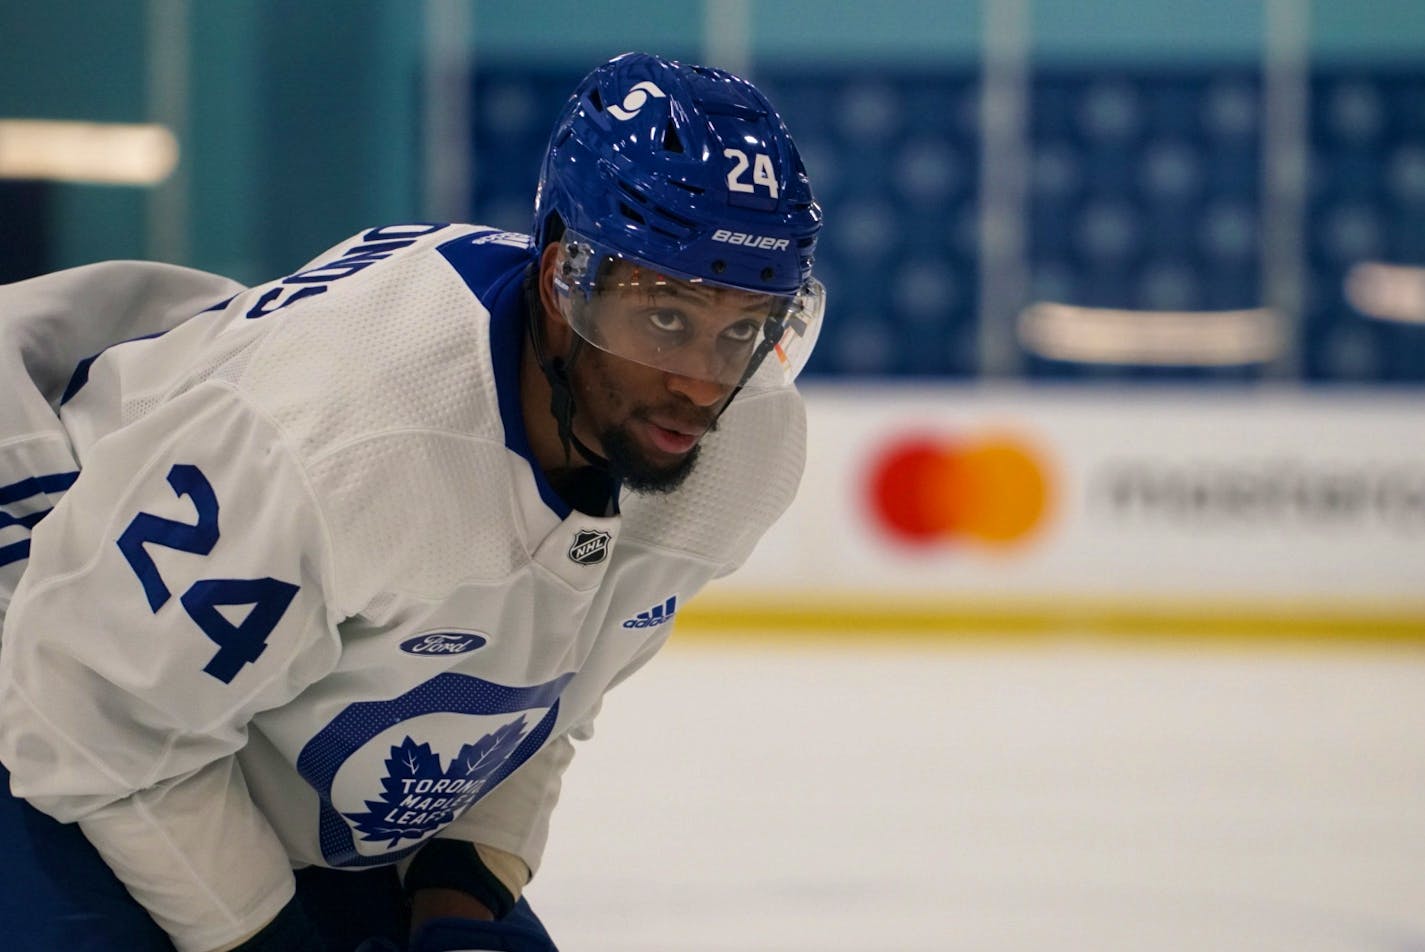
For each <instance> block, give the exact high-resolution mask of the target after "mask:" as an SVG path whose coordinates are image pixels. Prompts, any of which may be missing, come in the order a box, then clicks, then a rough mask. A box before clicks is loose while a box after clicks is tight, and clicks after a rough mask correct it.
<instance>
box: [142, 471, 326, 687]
mask: <svg viewBox="0 0 1425 952" xmlns="http://www.w3.org/2000/svg"><path fill="white" fill-rule="evenodd" d="M168 485H169V486H171V487H172V488H173V492H174V493H175V494H176V495H177V496H179V497H180V498H183V497H187V498H188V499H189V500H190V501H191V502H192V503H193V508H194V510H195V512H196V515H197V519H196V521H195V522H194V523H192V524H188V523H184V522H177V521H175V520H173V519H166V518H164V517H162V516H155V515H153V514H151V513H147V512H140V513H138V514H137V515H135V516H134V517H133V519H132V520H131V521H130V522H129V524H128V526H127V527H126V528H125V529H124V531H123V532H122V533H121V534H120V535H119V539H118V545H119V551H120V552H122V553H123V555H124V559H125V560H126V561H127V562H128V563H129V567H130V568H131V569H133V572H134V575H135V576H136V577H137V579H138V582H139V584H140V585H141V586H142V587H143V592H144V595H145V596H146V597H147V599H148V605H149V609H150V610H151V611H153V612H155V613H157V612H158V610H159V609H160V608H162V607H163V606H164V605H165V604H167V602H168V600H169V599H170V598H171V597H172V592H171V591H169V588H168V585H167V584H166V583H165V582H164V580H163V576H162V574H161V573H160V572H159V569H158V566H157V565H155V564H154V561H153V558H152V556H151V555H150V554H149V550H148V549H147V548H146V546H149V545H155V546H162V547H164V548H167V549H173V550H176V551H178V552H186V553H190V554H192V555H193V556H194V557H195V558H205V557H207V556H208V555H209V554H210V553H211V552H212V551H213V549H214V548H215V547H216V546H218V545H220V544H222V541H221V532H220V531H219V528H218V509H219V502H218V497H217V495H216V494H215V493H214V492H213V487H212V484H211V483H210V482H209V481H208V478H207V477H206V476H204V475H203V471H202V470H200V469H199V468H198V467H197V466H192V465H189V464H186V463H178V464H175V465H174V466H173V467H172V468H171V469H170V470H169V471H168ZM297 590H298V586H296V585H294V584H292V583H291V582H284V581H281V580H280V579H275V578H271V577H263V578H200V579H199V580H197V581H195V582H194V583H193V584H191V585H190V586H188V589H187V590H186V591H185V592H184V593H183V594H182V595H181V596H180V597H179V603H180V604H182V606H183V609H184V611H186V612H187V613H188V617H189V618H190V619H192V621H193V624H194V625H195V626H196V627H197V629H198V631H200V632H201V633H202V634H203V635H205V636H206V637H207V638H208V640H209V641H211V642H213V643H214V644H215V645H217V646H218V651H217V653H216V654H214V655H213V657H212V659H211V660H210V661H209V662H208V663H207V665H205V666H204V668H203V671H204V672H205V673H206V674H208V675H211V676H212V677H214V678H217V679H218V680H219V681H222V682H223V683H224V684H230V683H232V680H233V678H235V677H237V676H238V674H239V673H240V672H241V671H242V669H243V667H244V666H245V665H248V664H251V663H252V662H254V661H256V660H257V659H258V658H259V657H260V656H261V655H262V652H263V651H264V650H265V649H266V648H267V636H268V635H270V634H272V631H273V629H274V628H276V627H277V623H278V622H279V621H281V619H282V615H283V614H284V613H285V612H286V611H287V606H288V605H290V604H291V603H292V598H293V596H295V595H296V594H297ZM243 606H251V607H250V609H249V610H248V612H247V614H246V617H244V618H243V619H242V621H241V622H239V623H236V624H235V623H234V622H233V621H232V620H231V616H230V615H229V614H225V613H224V612H221V611H219V609H220V608H241V607H243Z"/></svg>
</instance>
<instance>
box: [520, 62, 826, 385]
mask: <svg viewBox="0 0 1425 952" xmlns="http://www.w3.org/2000/svg"><path fill="white" fill-rule="evenodd" d="M534 219H535V220H534V233H535V243H536V246H537V247H538V248H540V249H543V248H544V247H545V246H547V245H548V244H549V243H550V242H552V241H556V240H557V241H561V242H563V243H564V245H565V249H564V253H565V260H564V261H563V262H562V263H561V268H560V271H559V272H558V275H559V278H558V279H557V287H558V290H559V292H560V295H561V309H562V310H563V311H564V317H565V319H566V320H567V321H568V322H569V323H570V325H571V326H572V327H573V328H574V330H575V331H576V332H577V333H578V334H579V335H580V336H581V337H582V338H584V339H585V340H586V341H588V342H590V343H592V344H594V345H595V346H598V347H602V348H604V349H607V350H612V351H613V352H615V353H620V354H621V356H625V357H629V358H631V359H634V360H639V361H641V362H644V363H649V364H652V365H654V366H659V367H662V368H663V369H666V370H673V371H676V372H678V373H689V371H688V370H687V364H686V363H685V362H684V363H677V360H681V359H682V358H677V359H676V360H675V358H674V356H673V355H671V352H665V351H664V350H662V349H659V348H653V350H654V351H656V352H655V353H652V354H650V353H647V352H645V351H647V350H648V348H641V349H640V350H639V352H629V351H628V350H626V349H625V350H622V351H621V350H619V349H617V347H616V346H611V345H610V344H609V341H610V340H616V339H622V338H619V336H618V335H615V334H609V333H602V332H601V330H600V327H599V321H600V316H599V315H600V310H599V308H598V307H597V306H596V305H597V302H598V299H599V296H600V294H601V293H605V292H607V290H608V288H607V286H606V285H607V281H608V279H609V275H610V273H611V270H614V269H613V268H612V266H613V265H614V264H615V263H616V262H619V261H621V262H624V263H625V264H626V265H627V266H628V267H625V268H624V269H623V270H622V272H621V274H620V277H619V280H620V282H621V284H620V286H621V287H624V288H627V287H628V286H629V281H630V277H629V271H630V269H632V270H633V272H634V273H635V274H636V275H638V277H637V278H635V280H642V281H644V282H646V283H656V282H662V283H664V284H681V283H689V284H693V285H697V286H700V287H701V288H702V289H704V290H706V291H712V290H714V289H730V290H732V291H736V292H742V293H744V294H750V295H756V296H763V297H765V299H766V305H765V307H764V308H763V310H765V312H766V316H767V319H766V321H765V324H764V326H763V334H764V335H765V340H764V341H763V345H762V346H761V347H758V348H755V353H754V349H753V348H749V349H747V352H746V354H745V355H743V356H745V357H746V358H747V359H746V360H745V361H744V363H745V364H746V367H745V368H739V367H737V366H736V365H735V363H736V361H735V360H734V361H732V362H731V364H729V362H728V361H725V360H724V361H721V363H720V364H719V366H718V367H717V368H716V369H715V370H712V371H710V372H709V374H708V375H709V376H710V377H713V378H715V379H718V380H719V382H723V383H742V384H744V385H745V384H746V383H748V382H749V381H750V379H751V377H752V374H753V372H754V371H756V370H757V369H758V366H759V364H761V362H762V360H763V358H764V357H765V356H766V354H768V353H772V354H775V356H776V358H777V359H776V360H774V361H768V362H767V364H768V366H766V367H764V368H763V370H765V371H769V373H765V374H764V373H759V374H758V377H759V378H767V379H768V380H769V382H771V381H775V382H783V383H784V382H787V381H790V380H792V379H794V378H795V377H796V375H797V373H798V372H799V371H800V370H801V368H802V366H804V365H805V363H806V359H807V357H808V356H809V355H810V351H811V347H812V345H813V344H814V343H815V340H816V337H817V335H818V333H819V331H820V322H821V317H822V314H823V312H824V307H825V291H824V289H823V288H822V286H821V284H820V282H818V281H816V279H815V278H813V277H812V274H811V269H812V260H813V256H814V252H815V250H816V240H817V234H818V232H819V231H820V230H821V207H820V206H819V205H818V204H817V202H816V200H815V198H814V197H813V195H812V190H811V185H810V183H809V182H808V179H807V175H806V170H805V168H804V166H803V165H802V161H801V157H800V155H799V154H798V152H797V148H796V145H795V144H794V143H793V142H792V139H791V136H790V135H789V134H788V132H787V128H786V126H785V124H784V123H783V122H782V119H781V117H780V116H779V115H778V114H777V111H776V110H775V109H774V108H773V106H772V104H771V103H770V102H768V100H767V98H766V97H765V96H764V95H763V94H762V93H761V92H760V91H759V90H757V89H756V87H754V86H753V85H752V84H750V83H748V82H747V81H745V80H743V79H739V78H738V77H736V76H734V75H732V74H731V73H728V72H726V71H724V70H719V69H713V68H709V67H704V66H692V65H685V64H682V63H678V62H674V61H671V60H666V59H662V58H660V57H657V56H651V55H648V54H643V53H627V54H624V55H622V56H619V57H616V58H615V59H613V60H611V61H609V62H608V63H605V64H604V65H603V66H600V67H598V68H597V69H595V70H594V71H593V72H592V73H590V74H589V75H588V76H586V77H585V78H584V80H583V82H581V83H580V84H579V87H578V88H577V89H576V90H575V92H574V94H573V96H571V97H570V99H569V101H568V103H567V104H566V105H565V107H564V109H563V111H562V112H561V113H560V115H559V118H558V120H557V121H556V123H555V126H554V131H553V133H552V135H551V137H550V140H549V148H548V150H547V152H546V154H545V159H544V163H543V167H542V169H541V171H540V178H539V189H538V192H537V193H536V196H535V214H534ZM739 306H740V307H741V308H743V309H744V310H746V311H749V312H751V311H755V310H756V309H757V308H756V307H749V306H748V304H747V301H746V300H743V301H742V302H741V304H740V305H739ZM773 368H777V369H779V370H780V373H776V372H772V371H773Z"/></svg>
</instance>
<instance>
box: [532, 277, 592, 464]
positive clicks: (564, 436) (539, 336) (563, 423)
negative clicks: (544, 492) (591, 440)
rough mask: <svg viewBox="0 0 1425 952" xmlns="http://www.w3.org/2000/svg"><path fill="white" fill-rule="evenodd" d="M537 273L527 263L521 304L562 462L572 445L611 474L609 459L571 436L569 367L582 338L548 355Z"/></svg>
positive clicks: (570, 457) (572, 409)
mask: <svg viewBox="0 0 1425 952" xmlns="http://www.w3.org/2000/svg"><path fill="white" fill-rule="evenodd" d="M538 273H539V272H538V270H537V266H534V265H531V267H530V270H529V271H528V272H527V273H526V275H525V282H524V294H525V304H526V307H527V308H528V316H527V320H526V322H525V323H526V324H528V325H529V340H530V344H531V345H532V346H533V347H534V359H535V362H536V363H537V364H539V369H540V372H541V373H543V374H544V379H545V380H547V381H549V412H550V413H551V414H552V415H553V416H554V422H555V424H556V425H557V426H558V427H559V442H560V444H561V445H562V446H563V447H564V461H565V462H566V463H572V462H573V453H572V452H571V447H572V448H573V450H577V451H578V453H579V455H580V456H582V457H583V458H584V461H585V462H586V463H588V464H589V465H590V466H592V467H594V468H595V469H597V470H599V471H600V472H604V473H611V467H610V465H609V461H608V460H607V459H605V458H604V457H603V456H600V455H599V454H598V453H596V452H594V451H593V450H591V449H590V448H589V447H588V446H586V445H585V444H584V441H583V440H581V439H579V437H577V436H576V435H574V412H575V406H574V387H573V384H572V383H571V381H570V378H569V369H570V368H571V367H572V366H573V365H574V360H575V358H577V357H578V356H579V352H580V351H581V350H583V344H584V340H583V338H581V337H580V336H579V335H578V334H575V335H574V336H573V339H572V340H571V341H570V344H569V356H568V357H550V356H549V348H548V345H547V342H546V340H545V337H544V322H543V320H542V318H543V317H544V314H543V305H542V304H541V303H540V298H539V293H538V288H537V286H536V281H537V276H538Z"/></svg>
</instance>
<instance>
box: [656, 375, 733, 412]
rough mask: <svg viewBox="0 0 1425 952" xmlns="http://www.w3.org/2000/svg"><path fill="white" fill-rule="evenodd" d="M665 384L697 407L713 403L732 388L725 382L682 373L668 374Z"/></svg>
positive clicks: (708, 405)
mask: <svg viewBox="0 0 1425 952" xmlns="http://www.w3.org/2000/svg"><path fill="white" fill-rule="evenodd" d="M667 386H668V389H669V390H670V391H671V392H673V393H676V394H678V395H679V396H681V397H685V398H687V399H688V400H689V401H690V402H691V403H693V404H694V405H695V406H699V407H710V406H712V405H714V404H715V403H717V402H718V401H719V400H721V399H722V398H723V397H725V396H727V395H728V393H729V392H730V391H731V390H732V388H731V387H729V386H727V385H726V384H722V383H718V382H717V381H715V380H701V379H699V378H697V377H685V376H683V375H682V374H674V373H670V374H668V376H667Z"/></svg>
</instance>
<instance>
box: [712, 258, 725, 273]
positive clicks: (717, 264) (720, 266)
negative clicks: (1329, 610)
mask: <svg viewBox="0 0 1425 952" xmlns="http://www.w3.org/2000/svg"><path fill="white" fill-rule="evenodd" d="M712 269H713V274H722V273H723V272H724V271H726V270H727V262H726V261H723V260H722V259H721V258H719V259H718V260H717V261H714V262H713V263H712Z"/></svg>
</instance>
